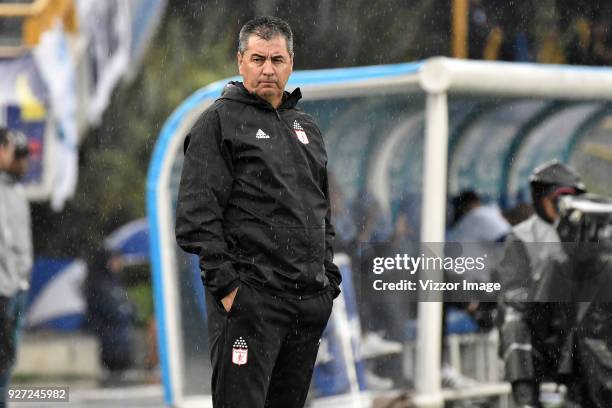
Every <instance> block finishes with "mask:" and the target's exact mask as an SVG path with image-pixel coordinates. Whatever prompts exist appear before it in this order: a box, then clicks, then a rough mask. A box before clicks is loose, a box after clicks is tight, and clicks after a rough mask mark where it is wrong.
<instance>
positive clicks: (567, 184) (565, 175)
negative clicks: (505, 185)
mask: <svg viewBox="0 0 612 408" xmlns="http://www.w3.org/2000/svg"><path fill="white" fill-rule="evenodd" d="M529 185H530V187H531V198H532V200H533V207H534V209H535V212H536V213H537V214H538V216H540V218H542V219H543V220H545V221H547V222H549V223H551V224H552V223H553V222H554V221H555V220H553V219H551V218H550V216H549V215H547V213H546V211H545V210H544V207H543V204H542V199H543V198H544V197H547V196H550V195H551V194H552V195H554V196H553V199H554V202H555V206H556V205H557V201H558V198H559V197H561V196H562V195H577V194H582V193H585V192H586V187H585V186H584V183H583V182H582V180H581V179H580V176H579V175H578V173H576V171H575V170H574V169H572V168H571V167H568V166H566V165H565V164H562V163H559V162H558V161H557V160H552V161H549V162H546V163H544V164H542V165H540V166H538V167H536V168H535V169H534V170H533V172H532V173H531V176H529Z"/></svg>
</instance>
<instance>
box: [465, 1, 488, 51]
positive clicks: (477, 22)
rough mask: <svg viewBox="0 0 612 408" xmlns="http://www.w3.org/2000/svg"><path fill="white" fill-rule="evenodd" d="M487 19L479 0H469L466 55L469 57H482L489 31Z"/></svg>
mask: <svg viewBox="0 0 612 408" xmlns="http://www.w3.org/2000/svg"><path fill="white" fill-rule="evenodd" d="M490 31H491V29H490V27H489V20H488V18H487V13H486V11H485V9H484V8H483V7H482V4H481V1H480V0H471V1H470V11H469V33H468V36H469V37H468V38H469V39H468V45H469V47H468V55H469V58H471V59H482V58H483V54H484V49H485V45H486V44H487V41H488V38H489V33H490Z"/></svg>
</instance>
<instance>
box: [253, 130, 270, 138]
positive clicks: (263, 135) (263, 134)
mask: <svg viewBox="0 0 612 408" xmlns="http://www.w3.org/2000/svg"><path fill="white" fill-rule="evenodd" d="M255 137H256V138H257V139H269V138H270V136H268V135H267V134H266V132H264V131H263V130H261V129H258V130H257V133H256V134H255Z"/></svg>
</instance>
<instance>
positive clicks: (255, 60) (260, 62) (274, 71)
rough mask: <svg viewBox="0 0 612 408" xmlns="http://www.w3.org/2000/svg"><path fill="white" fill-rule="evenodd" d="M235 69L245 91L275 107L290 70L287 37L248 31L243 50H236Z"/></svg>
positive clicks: (291, 66)
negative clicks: (245, 47) (236, 62)
mask: <svg viewBox="0 0 612 408" xmlns="http://www.w3.org/2000/svg"><path fill="white" fill-rule="evenodd" d="M238 70H239V71H240V75H242V78H243V82H244V86H245V88H246V89H247V90H248V91H249V92H251V93H254V94H256V95H258V96H259V97H260V98H263V99H265V100H266V101H268V102H270V104H271V105H272V106H274V107H275V108H278V106H279V105H280V102H281V101H282V97H283V91H284V90H285V85H286V84H287V80H288V79H289V75H291V72H292V70H293V58H292V57H291V55H289V51H288V50H287V40H285V37H283V36H282V35H277V36H276V37H273V38H271V39H270V40H264V39H262V38H259V37H258V36H256V35H251V37H249V42H248V44H247V49H246V51H245V52H244V54H241V53H240V52H238Z"/></svg>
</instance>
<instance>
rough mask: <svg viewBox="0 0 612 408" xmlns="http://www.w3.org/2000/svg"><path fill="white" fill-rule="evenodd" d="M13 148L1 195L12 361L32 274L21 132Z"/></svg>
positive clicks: (24, 138)
mask: <svg viewBox="0 0 612 408" xmlns="http://www.w3.org/2000/svg"><path fill="white" fill-rule="evenodd" d="M12 134H13V142H14V145H15V150H14V157H13V160H12V162H11V164H10V165H9V167H8V168H7V170H6V177H5V178H6V187H7V192H6V195H5V196H4V205H5V207H4V209H5V211H6V212H7V214H9V217H8V219H7V225H8V229H9V234H10V237H11V239H10V244H9V251H10V256H11V258H12V261H13V264H12V268H13V270H12V271H11V275H12V276H13V277H14V279H15V284H16V291H15V293H14V294H13V295H12V297H11V299H10V306H9V309H10V315H9V320H10V321H11V322H12V324H11V333H10V337H11V339H12V340H13V341H14V345H13V347H12V355H10V356H9V357H10V359H11V360H14V359H15V355H16V351H17V345H18V340H19V330H20V328H21V323H22V319H23V315H24V314H25V307H26V304H27V297H28V290H29V288H30V275H31V272H32V263H33V256H32V222H31V219H30V204H29V202H28V199H27V198H26V195H25V191H24V189H23V186H22V185H21V183H20V181H21V179H22V178H23V177H24V176H25V174H26V173H27V170H28V156H29V154H30V150H29V148H28V138H27V136H25V135H24V134H23V133H16V132H12ZM5 376H6V380H5V381H7V384H8V382H10V370H8V371H7V373H6V374H5Z"/></svg>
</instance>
